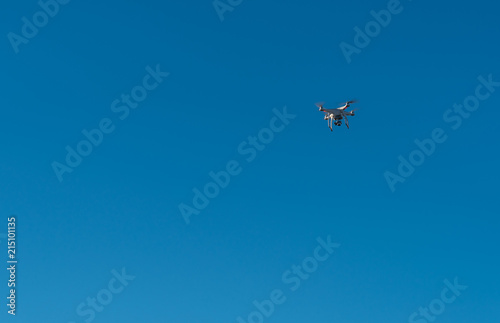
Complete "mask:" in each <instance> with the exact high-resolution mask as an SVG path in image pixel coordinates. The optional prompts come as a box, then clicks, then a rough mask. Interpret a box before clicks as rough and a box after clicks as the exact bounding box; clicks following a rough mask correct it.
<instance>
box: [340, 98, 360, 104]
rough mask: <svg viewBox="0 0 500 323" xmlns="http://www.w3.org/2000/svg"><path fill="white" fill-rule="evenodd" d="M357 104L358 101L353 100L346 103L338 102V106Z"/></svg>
mask: <svg viewBox="0 0 500 323" xmlns="http://www.w3.org/2000/svg"><path fill="white" fill-rule="evenodd" d="M357 102H358V100H356V99H354V100H351V101H347V102H340V103H339V105H340V106H343V105H345V104H352V103H357Z"/></svg>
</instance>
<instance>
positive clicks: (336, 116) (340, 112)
mask: <svg viewBox="0 0 500 323" xmlns="http://www.w3.org/2000/svg"><path fill="white" fill-rule="evenodd" d="M356 102H357V101H356V100H351V101H347V102H346V103H345V104H344V105H343V106H341V107H340V108H336V109H325V108H323V105H324V103H316V106H317V107H318V108H319V111H321V112H323V113H324V114H325V118H324V119H325V120H327V121H328V127H329V128H330V130H331V131H333V129H332V126H333V125H336V126H340V125H342V121H341V120H342V119H345V125H346V126H347V129H349V120H347V116H354V111H356V110H357V109H354V110H352V111H348V112H346V111H345V109H347V108H348V107H350V106H351V103H356ZM334 120H335V122H333V121H334Z"/></svg>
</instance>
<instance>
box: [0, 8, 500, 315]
mask: <svg viewBox="0 0 500 323" xmlns="http://www.w3.org/2000/svg"><path fill="white" fill-rule="evenodd" d="M233 3H234V2H233ZM387 5H388V1H386V0H384V1H360V0H355V1H342V2H332V1H326V0H317V1H312V2H306V1H272V2H269V1H249V0H243V2H241V4H239V5H238V6H236V7H234V10H233V11H228V12H226V13H225V14H224V20H223V21H221V20H220V19H219V16H218V15H217V12H216V10H215V9H214V7H213V5H212V2H211V0H206V1H195V2H185V1H175V2H174V1H171V2H163V1H141V2H139V1H126V2H123V1H106V2H98V1H92V2H84V1H76V0H73V1H71V2H69V3H67V4H65V5H60V8H59V12H57V13H56V14H55V15H54V17H51V18H50V19H49V21H48V22H47V24H46V25H45V26H43V27H40V28H39V31H38V34H37V35H36V36H34V37H33V38H31V39H26V42H25V43H20V44H19V46H18V53H15V51H14V48H13V46H12V45H11V42H10V41H9V36H8V34H9V33H10V32H12V33H15V34H18V35H21V34H22V27H23V24H24V22H23V21H22V18H23V17H27V18H28V19H29V20H32V19H33V18H32V17H33V15H34V14H35V13H36V12H37V11H39V10H41V9H40V6H39V4H38V3H37V1H35V0H31V1H26V0H24V1H20V2H16V3H4V4H3V5H2V9H3V10H2V12H3V13H4V14H3V16H2V19H1V22H0V26H1V30H2V33H3V34H4V38H3V39H4V40H3V41H2V42H0V46H1V52H2V55H3V64H2V69H3V77H2V81H1V82H2V84H1V86H2V106H3V109H2V117H1V118H0V138H2V145H1V146H2V149H1V153H0V154H1V161H2V162H1V164H0V174H1V183H2V184H1V185H0V196H1V204H0V206H1V208H0V210H1V212H0V214H1V216H0V225H1V226H2V227H4V229H1V228H0V233H2V234H5V233H6V231H7V229H6V228H7V217H9V216H10V215H12V214H15V215H17V239H18V240H17V255H18V259H19V264H18V269H17V279H18V284H17V293H18V297H17V305H18V309H17V315H16V317H15V318H13V317H11V315H8V314H7V307H6V306H5V304H4V305H2V308H3V309H4V310H3V311H2V313H0V317H1V318H2V321H5V322H10V321H14V320H16V322H18V323H21V322H22V323H29V322H50V323H53V322H61V323H67V322H71V321H73V322H78V323H80V322H85V320H86V319H87V320H88V321H92V322H123V323H128V322H159V321H161V322H179V323H186V322H203V323H221V322H228V323H234V322H238V321H237V318H238V317H240V316H241V317H242V318H244V319H245V320H247V318H248V315H249V314H251V313H252V311H254V310H255V307H254V305H253V304H252V302H253V301H254V300H258V301H263V300H264V299H269V297H270V293H271V291H273V290H274V289H280V290H282V291H283V293H284V295H285V296H286V301H285V302H284V303H283V304H280V305H276V308H275V312H274V313H273V314H272V315H271V316H270V317H269V318H265V319H264V322H297V323H302V322H318V323H334V322H346V323H365V322H384V323H388V322H394V323H396V322H408V320H409V317H410V316H411V314H412V313H413V312H416V311H418V309H419V307H426V306H429V304H430V303H431V302H432V301H433V300H435V299H436V298H440V295H441V291H442V290H443V288H445V287H446V285H445V284H444V283H443V281H444V280H445V279H448V280H450V281H453V279H454V278H455V277H458V281H459V283H460V284H463V285H467V286H468V288H467V290H465V291H463V292H462V294H461V295H460V296H459V297H457V298H456V300H455V301H454V302H452V303H451V304H447V305H446V309H445V310H444V312H443V313H442V314H441V315H439V316H438V317H437V318H436V319H435V320H436V321H435V322H439V323H441V322H442V323H445V322H453V323H457V322H482V323H489V322H492V323H493V322H498V317H499V315H500V306H499V305H500V294H499V292H498V288H499V284H500V276H499V274H498V273H499V272H500V264H499V262H498V244H499V236H498V231H499V226H500V220H499V215H500V214H499V207H498V196H497V195H498V180H499V170H498V164H499V153H498V138H499V137H498V126H497V124H498V118H499V117H500V112H499V108H500V87H493V90H495V92H493V93H490V97H489V98H488V99H485V100H482V101H480V105H479V108H478V109H477V110H476V111H474V112H471V113H470V116H469V117H468V118H462V124H461V125H460V126H457V122H458V121H457V115H458V114H457V113H456V112H454V111H451V112H447V110H449V109H453V105H454V104H455V103H459V104H461V103H463V101H464V99H466V98H467V97H468V96H470V95H474V94H475V89H476V88H477V86H478V85H479V84H481V83H480V82H479V81H478V77H479V76H483V77H484V78H485V79H487V78H488V76H489V75H490V74H491V75H492V78H493V80H494V81H495V82H496V81H500V65H499V63H498V58H499V57H500V47H499V45H498V41H497V35H498V30H499V24H500V23H499V21H498V12H499V9H500V7H499V5H498V4H497V3H494V2H492V1H486V0H479V1H474V2H465V1H462V2H460V1H459V2H456V1H441V2H424V1H416V0H414V1H412V2H409V1H402V2H401V4H400V6H401V8H403V9H402V11H401V12H400V13H398V14H394V15H393V16H392V20H391V22H390V23H389V24H388V25H387V27H384V28H382V30H381V31H380V32H379V33H378V34H377V35H376V36H375V37H374V38H373V39H372V40H371V42H370V44H369V45H368V46H367V47H365V48H363V49H361V50H360V53H359V54H354V55H352V56H351V58H352V62H351V63H350V64H348V63H347V61H346V59H345V57H344V55H343V54H342V51H341V48H340V44H341V43H342V42H345V43H349V44H351V45H352V44H353V43H354V37H355V31H354V27H356V26H358V27H359V28H361V29H364V27H365V25H366V24H367V23H369V22H370V21H371V20H373V19H374V18H373V17H372V16H371V15H370V11H371V10H375V11H379V10H382V9H386V8H387ZM52 9H54V8H52ZM41 17H42V18H43V16H41ZM39 18H40V17H39ZM28 32H29V31H28ZM11 37H12V35H11ZM158 64H159V68H160V70H161V71H162V73H163V72H168V73H170V74H169V75H168V76H164V78H163V80H162V82H161V83H159V84H158V85H157V87H156V88H155V89H153V90H150V91H149V92H147V98H146V99H145V100H144V101H143V102H140V103H139V105H138V107H137V108H135V109H130V111H129V114H128V115H127V116H126V117H125V112H123V111H124V110H125V109H126V108H124V107H123V105H122V104H121V103H120V104H119V105H115V106H114V109H115V111H113V110H112V103H113V102H114V100H117V99H118V100H120V98H121V95H122V94H130V93H131V90H132V88H134V87H135V86H137V85H141V84H142V82H143V78H144V76H145V75H147V74H148V72H147V71H146V67H147V66H149V67H151V68H152V69H155V68H156V66H157V65H158ZM157 77H158V75H157ZM148 80H149V81H148V82H150V83H148V84H149V86H151V87H152V86H153V85H154V84H153V83H155V81H154V79H153V78H149V79H148ZM482 90H483V91H486V88H484V87H483V89H482ZM480 93H482V94H483V95H484V93H487V92H480ZM350 98H357V99H359V101H360V102H359V104H358V105H359V107H360V110H359V111H357V113H356V116H355V117H352V118H350V126H351V129H350V130H348V129H347V128H346V127H345V126H344V125H343V126H342V127H335V128H334V131H333V132H330V130H329V129H328V128H327V124H326V121H324V120H323V116H322V114H321V113H320V112H318V111H317V108H316V107H315V106H314V103H315V102H318V101H326V102H327V103H329V104H330V105H329V107H334V106H335V105H336V104H337V103H338V102H339V101H345V100H347V99H350ZM284 106H286V107H287V111H288V113H291V114H294V115H296V117H295V119H293V120H291V121H290V123H289V124H288V125H287V126H286V127H285V128H284V130H283V131H281V132H279V133H276V134H275V138H274V140H272V141H271V142H270V143H269V144H268V145H266V147H265V148H264V149H263V150H262V151H259V152H258V153H257V155H256V157H255V159H254V160H252V161H251V162H248V161H247V160H246V158H248V156H249V155H242V154H240V153H239V152H238V147H239V145H240V144H241V143H243V142H244V141H246V140H248V139H247V137H248V136H255V135H257V134H258V133H259V131H261V130H262V129H264V128H266V127H269V123H270V122H271V120H273V116H274V113H273V109H278V110H279V111H282V110H283V107H284ZM445 113H448V114H449V115H448V118H452V117H454V118H455V119H453V120H455V121H453V122H451V121H450V120H448V122H447V121H446V120H445V118H444V116H443V115H444V114H445ZM450 113H451V114H450ZM120 117H122V118H123V120H121V119H120ZM124 117H125V118H124ZM106 118H109V120H110V121H111V122H112V124H111V125H109V124H108V129H109V127H114V128H112V129H114V130H113V131H111V132H110V133H107V134H104V135H103V139H102V142H101V143H100V144H99V145H98V146H97V147H94V148H93V151H92V152H91V153H90V155H88V156H87V157H84V158H83V159H82V161H81V163H80V164H79V165H78V166H77V167H75V168H74V170H73V171H72V172H71V173H64V174H63V175H62V181H59V180H58V178H57V176H56V174H55V172H54V170H53V167H52V164H53V162H54V161H56V162H59V163H61V164H62V163H65V157H66V154H67V151H66V149H65V147H66V146H70V147H72V148H73V149H76V146H77V144H78V143H79V142H80V141H81V140H84V139H85V136H84V135H83V134H82V131H83V130H84V129H86V130H89V131H90V130H91V129H94V128H97V127H99V123H100V122H101V121H102V120H103V119H104V121H106V120H107V119H106ZM454 127H455V128H456V129H454ZM436 128H441V129H443V131H444V132H445V135H446V136H447V137H446V138H447V139H446V141H445V142H444V143H440V144H436V145H437V147H436V149H435V152H434V153H432V154H431V155H430V156H428V157H427V158H426V160H425V162H424V163H423V164H422V165H420V166H418V167H415V170H414V173H413V174H412V175H411V176H409V177H408V178H407V179H406V180H405V181H404V183H400V182H399V183H396V184H395V186H394V188H395V189H394V192H392V191H391V189H390V187H389V185H388V183H387V181H386V179H385V178H384V173H385V172H386V171H389V172H392V173H394V174H398V170H397V168H398V165H399V163H400V161H399V160H398V156H400V155H401V156H403V157H404V158H408V157H409V155H410V153H411V152H412V151H414V150H415V149H416V148H417V146H416V144H415V143H414V140H416V139H419V140H424V139H426V138H430V137H431V133H432V132H433V130H434V129H436ZM247 148H248V147H247ZM230 160H235V161H237V162H238V163H239V166H240V170H241V173H239V174H238V175H235V176H233V177H231V182H230V183H229V185H228V186H227V187H226V188H223V189H221V191H220V194H218V196H217V197H215V198H214V199H211V200H210V204H209V205H208V206H207V207H206V208H205V209H203V210H201V212H200V213H199V214H198V215H192V217H191V218H190V220H191V221H190V223H189V225H188V224H186V223H185V221H184V219H183V217H182V215H181V212H180V211H179V205H180V204H181V203H185V204H186V205H191V206H192V199H193V196H194V193H193V191H192V190H193V188H198V189H201V190H203V187H204V186H205V184H207V183H209V182H210V181H211V178H210V176H209V173H210V172H211V171H214V172H219V171H221V170H223V169H225V168H226V164H227V163H228V162H229V161H230ZM398 176H399V175H398ZM2 223H3V224H2ZM328 236H331V239H332V241H335V242H337V243H339V244H340V246H339V247H338V248H337V249H336V250H335V252H334V253H333V254H332V255H331V256H330V257H329V258H328V259H327V260H325V261H323V262H320V263H319V265H318V268H317V270H315V271H314V272H313V273H311V274H310V278H309V279H307V280H303V281H302V284H301V286H300V288H299V289H297V290H295V291H291V290H290V286H291V285H290V284H286V283H284V281H283V280H282V275H283V274H284V273H285V272H286V271H287V270H290V269H291V268H292V266H293V265H300V264H301V263H302V261H303V260H304V259H306V258H307V257H311V256H313V254H314V250H315V248H316V246H317V245H318V242H317V238H318V237H321V238H323V239H327V237H328ZM0 248H1V249H0V250H1V251H0V252H1V253H3V254H4V255H6V240H5V236H0ZM2 259H5V257H4V258H2ZM4 264H5V263H4ZM5 266H6V264H5ZM123 267H125V268H126V272H127V274H129V275H133V276H135V279H133V280H132V281H130V282H129V283H128V285H127V286H126V287H125V288H124V289H123V291H122V292H121V293H118V294H113V295H114V297H113V300H112V301H111V302H110V303H109V304H108V305H106V306H104V309H103V311H102V312H97V311H96V312H95V314H96V315H95V318H94V319H93V320H90V316H91V315H90V314H88V315H83V316H81V315H78V314H77V312H76V309H77V308H78V306H79V305H80V304H81V303H86V300H87V297H90V298H92V297H96V295H97V294H98V293H99V292H100V291H102V290H103V289H106V288H108V283H109V282H110V281H111V280H112V279H113V277H114V276H113V274H112V273H111V271H112V270H116V271H118V272H120V271H121V270H122V268H123ZM0 276H1V277H2V278H1V279H2V281H0V286H1V288H0V294H1V295H4V296H5V297H6V296H7V292H8V288H7V286H6V284H7V271H6V270H4V273H3V274H2V275H0ZM115 283H116V285H115V287H116V286H118V283H117V282H116V281H115ZM103 293H104V294H105V293H106V292H101V294H102V295H104V294H103ZM102 295H101V296H102ZM4 302H5V298H4ZM435 304H437V303H436V302H435ZM84 306H85V307H83V308H81V309H83V310H88V309H89V307H87V305H85V304H84ZM418 319H420V321H417V320H415V322H417V323H422V322H426V320H425V319H423V318H422V317H419V318H418ZM255 322H258V321H255Z"/></svg>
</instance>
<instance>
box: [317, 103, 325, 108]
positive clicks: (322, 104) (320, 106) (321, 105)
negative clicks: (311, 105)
mask: <svg viewBox="0 0 500 323" xmlns="http://www.w3.org/2000/svg"><path fill="white" fill-rule="evenodd" d="M324 105H325V102H318V103H316V106H317V107H318V108H323V106H324Z"/></svg>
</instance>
